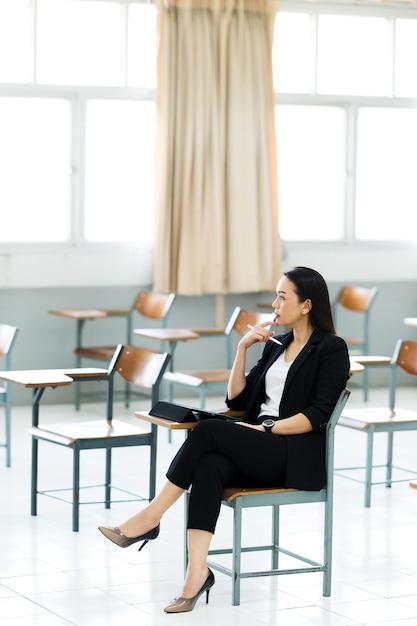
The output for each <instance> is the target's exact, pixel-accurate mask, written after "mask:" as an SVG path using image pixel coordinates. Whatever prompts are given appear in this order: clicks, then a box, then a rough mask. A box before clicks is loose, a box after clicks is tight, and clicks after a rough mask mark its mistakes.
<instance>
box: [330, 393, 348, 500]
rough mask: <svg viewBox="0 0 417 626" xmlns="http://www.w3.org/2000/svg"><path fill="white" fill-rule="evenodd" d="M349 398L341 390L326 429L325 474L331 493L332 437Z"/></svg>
mask: <svg viewBox="0 0 417 626" xmlns="http://www.w3.org/2000/svg"><path fill="white" fill-rule="evenodd" d="M349 396H350V391H349V389H346V388H345V389H343V391H342V392H341V394H340V396H339V399H338V401H337V402H336V404H335V407H334V409H333V411H332V414H331V416H330V419H329V421H328V423H327V427H326V474H327V490H328V492H329V493H331V490H332V489H333V470H334V436H335V428H336V425H337V422H338V421H339V418H340V416H341V414H342V411H343V409H344V408H345V404H346V402H347V401H348V398H349Z"/></svg>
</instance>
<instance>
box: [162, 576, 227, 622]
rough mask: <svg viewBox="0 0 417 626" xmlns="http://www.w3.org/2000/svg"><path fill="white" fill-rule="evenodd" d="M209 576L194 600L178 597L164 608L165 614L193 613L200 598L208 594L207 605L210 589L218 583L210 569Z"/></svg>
mask: <svg viewBox="0 0 417 626" xmlns="http://www.w3.org/2000/svg"><path fill="white" fill-rule="evenodd" d="M208 571H209V573H208V576H207V578H206V580H205V582H204V584H203V586H202V587H201V589H200V590H199V591H198V592H197V593H196V594H195V596H193V597H192V598H181V597H177V598H174V599H173V600H171V602H170V603H169V604H168V606H166V607H165V608H164V611H165V613H186V612H187V611H192V610H193V608H194V607H195V605H196V602H197V600H198V598H199V597H200V596H201V595H202V594H203V593H204V592H206V604H208V601H209V593H210V589H211V588H212V586H213V585H214V583H215V582H216V580H215V578H214V574H213V572H212V571H211V569H210V568H208Z"/></svg>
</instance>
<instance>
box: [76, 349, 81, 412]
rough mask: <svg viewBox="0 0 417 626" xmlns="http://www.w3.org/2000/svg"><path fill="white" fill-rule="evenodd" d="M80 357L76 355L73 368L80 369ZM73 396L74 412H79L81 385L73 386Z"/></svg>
mask: <svg viewBox="0 0 417 626" xmlns="http://www.w3.org/2000/svg"><path fill="white" fill-rule="evenodd" d="M81 365H82V362H81V357H80V356H78V355H77V357H76V359H75V367H81ZM74 394H75V410H76V411H79V410H80V407H81V385H80V384H76V385H75V386H74Z"/></svg>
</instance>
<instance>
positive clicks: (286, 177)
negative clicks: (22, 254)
mask: <svg viewBox="0 0 417 626" xmlns="http://www.w3.org/2000/svg"><path fill="white" fill-rule="evenodd" d="M276 120H277V123H276V125H277V131H276V135H277V152H278V175H279V179H278V196H279V206H280V207H281V206H283V207H285V211H283V213H282V219H281V223H280V232H281V236H282V237H283V239H298V240H303V241H309V240H311V239H319V240H320V239H326V240H340V239H341V238H342V237H343V222H342V219H343V206H344V183H345V171H344V155H345V147H344V141H345V112H344V110H343V109H341V108H337V107H318V106H316V107H315V106H299V105H286V104H284V105H280V106H278V107H277V111H276ZM281 155H282V159H281Z"/></svg>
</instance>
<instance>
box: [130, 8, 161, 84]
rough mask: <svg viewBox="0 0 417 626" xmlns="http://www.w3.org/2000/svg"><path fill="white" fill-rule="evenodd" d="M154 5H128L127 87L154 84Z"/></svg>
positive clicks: (155, 16)
mask: <svg viewBox="0 0 417 626" xmlns="http://www.w3.org/2000/svg"><path fill="white" fill-rule="evenodd" d="M156 18H157V12H156V6H155V5H150V4H146V5H145V4H131V5H129V32H128V66H127V67H128V78H127V84H128V86H129V87H155V86H156Z"/></svg>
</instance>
